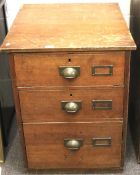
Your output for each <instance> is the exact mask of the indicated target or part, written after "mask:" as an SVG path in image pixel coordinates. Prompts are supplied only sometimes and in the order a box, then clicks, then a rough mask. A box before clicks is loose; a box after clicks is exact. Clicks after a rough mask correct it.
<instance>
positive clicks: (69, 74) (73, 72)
mask: <svg viewBox="0 0 140 175" xmlns="http://www.w3.org/2000/svg"><path fill="white" fill-rule="evenodd" d="M59 74H60V75H61V76H63V77H64V78H66V79H74V78H77V77H78V76H80V66H73V67H66V66H60V67H59Z"/></svg>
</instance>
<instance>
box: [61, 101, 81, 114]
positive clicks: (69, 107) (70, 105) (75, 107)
mask: <svg viewBox="0 0 140 175" xmlns="http://www.w3.org/2000/svg"><path fill="white" fill-rule="evenodd" d="M61 107H62V109H63V110H65V111H66V112H67V113H76V112H78V111H79V110H80V109H81V101H61Z"/></svg>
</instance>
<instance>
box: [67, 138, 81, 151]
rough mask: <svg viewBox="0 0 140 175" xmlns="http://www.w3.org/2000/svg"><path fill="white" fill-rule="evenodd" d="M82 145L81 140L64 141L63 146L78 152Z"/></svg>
mask: <svg viewBox="0 0 140 175" xmlns="http://www.w3.org/2000/svg"><path fill="white" fill-rule="evenodd" d="M82 145H83V139H64V146H65V147H66V148H67V149H70V150H78V149H80V147H81V146H82Z"/></svg>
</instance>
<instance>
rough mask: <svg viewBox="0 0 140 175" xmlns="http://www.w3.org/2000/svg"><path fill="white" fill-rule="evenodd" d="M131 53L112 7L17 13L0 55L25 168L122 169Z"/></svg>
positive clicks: (30, 8) (52, 7)
mask: <svg viewBox="0 0 140 175" xmlns="http://www.w3.org/2000/svg"><path fill="white" fill-rule="evenodd" d="M135 47H136V46H135V43H134V41H133V39H132V37H131V34H130V32H129V30H128V28H127V26H126V24H125V22H124V20H123V17H122V15H121V12H120V9H119V7H118V5H117V4H104V3H102V4H98V3H97V4H96V3H95V4H46V5H39V4H38V5H24V6H23V7H22V8H21V10H20V12H19V13H18V15H17V18H16V20H15V22H14V24H13V26H12V28H11V29H10V31H9V34H8V35H7V37H6V39H5V41H4V43H3V45H2V46H1V51H4V52H9V53H10V54H9V57H10V58H9V61H10V67H11V76H12V80H13V91H14V96H15V102H16V112H17V120H18V123H19V131H20V135H21V138H22V145H23V150H24V153H25V159H26V160H27V161H26V162H27V167H28V168H30V169H100V170H103V169H114V170H115V169H122V168H123V163H124V152H125V140H126V128H127V106H128V85H129V61H130V51H131V50H134V49H135Z"/></svg>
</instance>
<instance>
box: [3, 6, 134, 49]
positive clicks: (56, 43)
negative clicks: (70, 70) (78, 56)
mask: <svg viewBox="0 0 140 175" xmlns="http://www.w3.org/2000/svg"><path fill="white" fill-rule="evenodd" d="M135 47H136V46H135V44H134V42H133V39H132V37H131V34H130V32H129V30H128V28H127V26H126V24H125V22H124V19H123V17H122V14H121V13H120V9H119V6H118V5H117V4H115V3H110V4H109V3H108V4H107V3H102V4H101V3H92V4H42V5H41V4H40V5H39V4H37V5H35V4H34V5H33V4H32V5H24V6H23V7H22V8H21V9H20V11H19V13H18V15H17V17H16V20H15V22H14V24H13V26H12V27H11V29H10V31H9V33H8V35H7V37H6V39H5V41H4V43H3V45H2V47H1V50H4V51H7V52H25V51H26V52H38V51H41V52H43V51H45V52H47V51H74V50H76V51H77V50H79V51H81V50H82V51H90V50H92V51H95V50H108V49H109V50H130V49H135Z"/></svg>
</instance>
